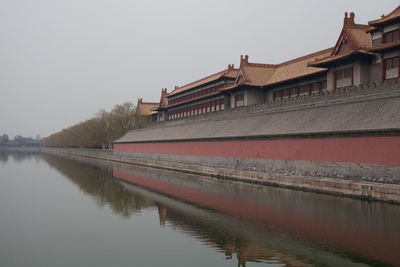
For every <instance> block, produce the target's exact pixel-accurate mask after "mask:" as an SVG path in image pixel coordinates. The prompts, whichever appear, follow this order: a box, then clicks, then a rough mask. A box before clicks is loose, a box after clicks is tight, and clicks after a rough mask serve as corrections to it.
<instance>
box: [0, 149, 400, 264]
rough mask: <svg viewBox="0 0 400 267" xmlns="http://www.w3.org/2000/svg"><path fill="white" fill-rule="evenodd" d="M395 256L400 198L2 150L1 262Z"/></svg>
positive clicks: (395, 259)
mask: <svg viewBox="0 0 400 267" xmlns="http://www.w3.org/2000/svg"><path fill="white" fill-rule="evenodd" d="M390 265H392V266H400V206H399V205H391V204H387V203H377V202H375V203H373V202H367V201H361V200H354V199H348V198H340V197H334V196H326V195H320V194H313V193H307V192H300V191H292V190H287V189H279V188H270V187H261V186H255V185H244V184H241V183H226V182H222V181H218V180H215V179H209V178H207V177H196V176H192V175H183V174H179V173H174V172H166V171H159V170H154V169H147V168H140V167H132V166H128V165H123V164H118V165H114V166H113V165H111V163H108V162H100V161H96V160H89V159H83V158H80V159H79V158H74V159H72V158H65V157H60V156H54V155H48V154H39V153H34V152H31V153H22V152H12V153H8V152H1V153H0V266H390Z"/></svg>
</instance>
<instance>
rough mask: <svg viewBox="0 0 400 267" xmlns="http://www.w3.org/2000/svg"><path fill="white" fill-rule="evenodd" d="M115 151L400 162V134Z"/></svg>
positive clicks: (132, 146)
mask: <svg viewBox="0 0 400 267" xmlns="http://www.w3.org/2000/svg"><path fill="white" fill-rule="evenodd" d="M114 151H115V152H135V153H150V154H174V155H192V156H216V157H233V158H260V159H277V160H303V161H317V162H348V163H366V164H383V165H400V136H390V137H343V138H303V139H274V140H229V141H195V142H190V141H188V142H158V143H132V144H114Z"/></svg>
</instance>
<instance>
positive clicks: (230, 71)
mask: <svg viewBox="0 0 400 267" xmlns="http://www.w3.org/2000/svg"><path fill="white" fill-rule="evenodd" d="M237 73H238V69H235V68H234V67H233V65H229V66H228V68H227V69H225V70H223V71H220V72H217V73H215V74H212V75H210V76H207V77H204V78H202V79H200V80H197V81H194V82H191V83H189V84H186V85H184V86H181V87H175V89H174V90H173V91H172V92H171V93H169V94H168V96H173V95H176V94H179V93H182V92H184V91H187V90H190V89H193V88H195V87H198V86H201V85H203V84H207V83H209V82H213V81H216V80H218V79H220V78H222V77H227V78H236V75H237Z"/></svg>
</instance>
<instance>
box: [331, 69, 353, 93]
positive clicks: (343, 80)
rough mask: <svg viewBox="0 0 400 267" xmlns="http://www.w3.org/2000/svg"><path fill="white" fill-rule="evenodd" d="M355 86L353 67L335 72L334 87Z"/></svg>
mask: <svg viewBox="0 0 400 267" xmlns="http://www.w3.org/2000/svg"><path fill="white" fill-rule="evenodd" d="M344 86H353V68H352V67H351V68H346V69H341V70H337V71H335V72H334V88H335V89H336V88H339V87H344Z"/></svg>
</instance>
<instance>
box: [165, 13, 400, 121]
mask: <svg viewBox="0 0 400 267" xmlns="http://www.w3.org/2000/svg"><path fill="white" fill-rule="evenodd" d="M399 21H400V7H398V8H396V9H395V10H394V11H393V12H392V13H390V14H389V15H387V16H383V17H382V18H381V19H378V20H373V21H370V22H369V25H362V24H357V23H355V14H354V13H350V14H348V13H347V12H346V13H345V17H344V23H343V27H342V30H341V33H340V35H339V38H338V40H337V42H336V44H335V46H334V47H332V48H328V49H325V50H322V51H319V52H315V53H312V54H309V55H305V56H302V57H300V58H296V59H293V60H290V61H287V62H284V63H281V64H260V63H252V62H249V57H248V56H247V55H246V56H244V57H243V56H242V57H241V60H240V67H239V69H234V68H233V65H229V66H228V69H226V70H224V71H221V72H218V73H216V74H213V75H210V76H207V77H205V78H202V79H200V80H198V81H195V82H192V83H189V84H187V85H184V86H182V87H175V88H174V90H172V92H170V93H167V91H166V89H163V91H162V96H161V103H160V105H159V108H158V113H159V115H158V121H165V120H175V119H180V118H185V117H191V116H196V115H200V114H204V113H208V112H215V111H219V110H224V109H226V108H235V107H240V106H246V105H253V104H257V103H265V102H274V101H279V100H284V99H290V98H298V97H300V96H307V95H314V94H320V93H321V92H322V91H333V90H336V89H337V88H342V87H349V86H358V85H361V84H371V83H374V82H375V83H379V82H382V81H385V80H387V79H391V78H397V77H399V55H400V49H399V47H400V38H399V34H400V32H399V28H400V26H399V25H400V24H399Z"/></svg>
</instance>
